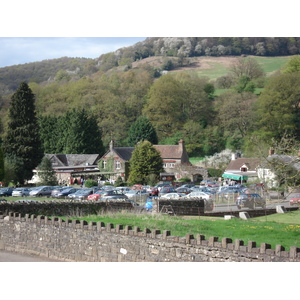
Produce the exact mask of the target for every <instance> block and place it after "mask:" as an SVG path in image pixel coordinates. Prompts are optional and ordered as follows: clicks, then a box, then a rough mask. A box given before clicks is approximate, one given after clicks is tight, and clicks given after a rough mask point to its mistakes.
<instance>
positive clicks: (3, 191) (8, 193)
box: [0, 187, 15, 197]
mask: <svg viewBox="0 0 300 300" xmlns="http://www.w3.org/2000/svg"><path fill="white" fill-rule="evenodd" d="M14 189H15V188H13V187H5V188H2V189H0V197H1V196H11V195H12V192H13V190H14Z"/></svg>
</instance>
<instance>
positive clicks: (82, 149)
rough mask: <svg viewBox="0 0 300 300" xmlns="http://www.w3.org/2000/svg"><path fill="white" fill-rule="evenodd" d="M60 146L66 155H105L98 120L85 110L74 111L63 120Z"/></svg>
mask: <svg viewBox="0 0 300 300" xmlns="http://www.w3.org/2000/svg"><path fill="white" fill-rule="evenodd" d="M59 126H60V129H61V132H62V134H61V136H60V144H61V145H62V147H63V148H62V153H65V154H103V152H104V148H103V144H102V139H101V132H100V130H99V128H98V125H97V121H96V118H95V117H94V116H93V115H92V114H89V113H88V112H87V111H86V110H85V109H72V110H70V111H68V112H66V114H65V115H64V116H63V118H61V120H60V122H59Z"/></svg>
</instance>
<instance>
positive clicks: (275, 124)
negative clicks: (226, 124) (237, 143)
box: [256, 72, 300, 140]
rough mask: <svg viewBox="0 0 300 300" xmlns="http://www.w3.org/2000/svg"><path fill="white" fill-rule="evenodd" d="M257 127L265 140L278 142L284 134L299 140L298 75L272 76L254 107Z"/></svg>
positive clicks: (299, 75)
mask: <svg viewBox="0 0 300 300" xmlns="http://www.w3.org/2000/svg"><path fill="white" fill-rule="evenodd" d="M256 117H257V121H256V124H257V127H258V130H259V132H260V133H261V134H263V135H264V136H265V137H266V138H269V139H271V138H275V139H277V140H280V138H281V137H282V136H283V134H284V133H288V134H290V135H293V136H295V138H296V139H300V73H299V72H294V73H287V74H280V75H277V76H274V77H273V78H272V79H270V80H269V81H268V84H267V85H266V87H265V89H264V91H263V92H262V94H261V95H260V97H259V98H258V101H257V106H256Z"/></svg>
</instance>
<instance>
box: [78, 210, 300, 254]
mask: <svg viewBox="0 0 300 300" xmlns="http://www.w3.org/2000/svg"><path fill="white" fill-rule="evenodd" d="M81 219H82V220H86V221H94V222H98V221H101V222H104V223H112V224H114V225H117V224H121V225H124V226H126V225H131V226H138V227H139V228H140V229H141V230H143V229H144V228H149V229H150V230H151V229H159V230H161V232H162V231H163V230H170V231H171V235H174V236H185V235H186V234H187V233H189V234H193V235H194V236H196V235H197V234H203V235H205V238H206V239H209V238H210V237H211V236H216V237H219V240H221V239H222V238H223V237H228V238H231V239H232V240H233V241H234V240H235V239H240V240H243V241H244V244H245V245H247V243H248V241H255V242H256V245H257V247H259V246H260V244H261V243H268V244H270V245H271V247H272V249H275V246H276V245H282V246H284V247H285V249H286V250H289V248H290V247H291V246H297V247H299V248H300V210H298V211H294V212H290V213H286V214H276V215H273V216H270V215H269V216H267V217H259V218H255V219H249V220H242V219H238V218H236V219H232V220H224V219H223V218H212V217H185V218H184V217H170V216H166V215H153V216H152V215H151V214H130V213H115V214H106V215H100V216H87V217H83V218H81Z"/></svg>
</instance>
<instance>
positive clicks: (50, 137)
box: [38, 116, 62, 153]
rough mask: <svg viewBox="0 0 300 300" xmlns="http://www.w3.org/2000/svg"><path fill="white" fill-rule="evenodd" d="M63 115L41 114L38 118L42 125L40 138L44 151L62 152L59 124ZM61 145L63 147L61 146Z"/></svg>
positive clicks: (40, 125)
mask: <svg viewBox="0 0 300 300" xmlns="http://www.w3.org/2000/svg"><path fill="white" fill-rule="evenodd" d="M60 119H61V117H56V116H44V117H43V116H40V117H39V118H38V122H39V127H40V138H41V141H42V145H43V149H44V153H62V145H61V143H59V137H60V136H61V132H62V130H61V128H60V126H59V124H60ZM60 145H61V147H59V146H60Z"/></svg>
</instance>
